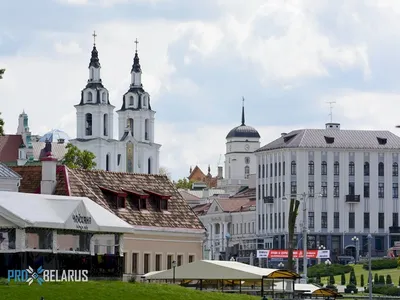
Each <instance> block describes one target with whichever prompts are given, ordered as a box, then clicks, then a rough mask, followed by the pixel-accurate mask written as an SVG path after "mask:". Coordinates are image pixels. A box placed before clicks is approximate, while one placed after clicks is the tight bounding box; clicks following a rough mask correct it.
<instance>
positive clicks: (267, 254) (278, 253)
mask: <svg viewBox="0 0 400 300" xmlns="http://www.w3.org/2000/svg"><path fill="white" fill-rule="evenodd" d="M288 252H289V251H288V250H274V249H271V250H257V257H259V258H288ZM303 255H304V253H303V250H293V258H302V257H303ZM329 257H330V250H311V249H310V250H307V258H329Z"/></svg>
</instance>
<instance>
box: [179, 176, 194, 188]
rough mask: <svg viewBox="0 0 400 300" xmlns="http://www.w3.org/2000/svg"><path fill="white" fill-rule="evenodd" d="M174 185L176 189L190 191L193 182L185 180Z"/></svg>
mask: <svg viewBox="0 0 400 300" xmlns="http://www.w3.org/2000/svg"><path fill="white" fill-rule="evenodd" d="M174 183H175V187H176V188H177V189H184V190H190V189H191V188H192V184H193V182H192V181H191V180H188V179H187V178H182V179H179V180H178V181H177V182H174Z"/></svg>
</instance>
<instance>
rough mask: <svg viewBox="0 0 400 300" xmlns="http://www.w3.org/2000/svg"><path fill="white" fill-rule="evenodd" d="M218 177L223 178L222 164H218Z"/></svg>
mask: <svg viewBox="0 0 400 300" xmlns="http://www.w3.org/2000/svg"><path fill="white" fill-rule="evenodd" d="M218 178H222V166H218Z"/></svg>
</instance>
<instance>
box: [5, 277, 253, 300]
mask: <svg viewBox="0 0 400 300" xmlns="http://www.w3.org/2000/svg"><path fill="white" fill-rule="evenodd" d="M40 297H44V299H45V300H61V299H62V300H122V299H124V300H130V299H132V300H188V299H190V300H200V299H201V300H228V299H229V300H230V299H232V300H254V299H256V298H255V297H254V296H248V295H233V294H223V293H218V292H204V291H195V290H192V289H188V288H184V287H179V286H173V285H167V284H147V283H146V284H144V283H127V282H119V281H89V282H62V283H48V282H45V283H43V285H42V286H40V285H38V284H37V283H36V282H34V283H32V285H31V286H29V285H28V284H25V283H24V284H15V283H11V284H9V285H0V299H1V300H40Z"/></svg>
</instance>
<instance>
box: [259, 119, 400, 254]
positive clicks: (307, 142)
mask: <svg viewBox="0 0 400 300" xmlns="http://www.w3.org/2000/svg"><path fill="white" fill-rule="evenodd" d="M399 153H400V137H398V136H396V135H394V134H393V133H391V132H389V131H367V130H341V129H340V124H337V123H328V124H326V129H302V130H295V131H292V132H290V133H288V134H282V136H281V137H279V138H278V139H276V140H274V141H273V142H271V143H269V144H267V145H266V146H264V147H262V148H260V149H259V150H257V151H256V156H257V165H258V175H257V232H258V234H260V235H264V236H266V237H273V238H274V243H273V247H274V248H285V247H287V241H286V237H287V234H288V228H287V227H288V226H287V224H288V220H287V218H288V208H289V201H283V197H284V196H287V197H288V198H290V194H297V195H298V194H302V193H307V194H308V195H309V197H306V198H307V199H308V200H307V213H308V221H307V223H308V227H309V236H308V248H309V249H316V248H317V247H318V246H319V245H323V246H325V247H326V248H327V249H331V252H332V255H333V256H332V258H333V259H334V257H335V255H339V254H341V253H344V252H347V254H350V255H353V256H355V253H356V252H355V243H354V242H353V241H352V238H353V237H354V236H356V237H358V238H359V250H360V253H361V254H364V253H366V252H367V251H368V249H367V235H368V234H369V233H371V234H372V236H373V238H374V240H373V244H372V249H374V251H373V255H386V250H387V249H388V247H389V246H392V245H393V244H394V242H395V241H399V240H400V227H399V199H398V198H399V192H398V185H399V177H398V173H399V172H398V164H399ZM269 197H271V198H269ZM297 197H299V196H297ZM299 210H300V211H299V217H298V218H297V221H298V222H297V226H296V231H297V233H298V236H297V238H300V236H301V223H302V212H301V210H302V206H300V208H299ZM298 241H299V242H300V239H298ZM295 243H296V242H295ZM299 244H300V247H301V243H299Z"/></svg>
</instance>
